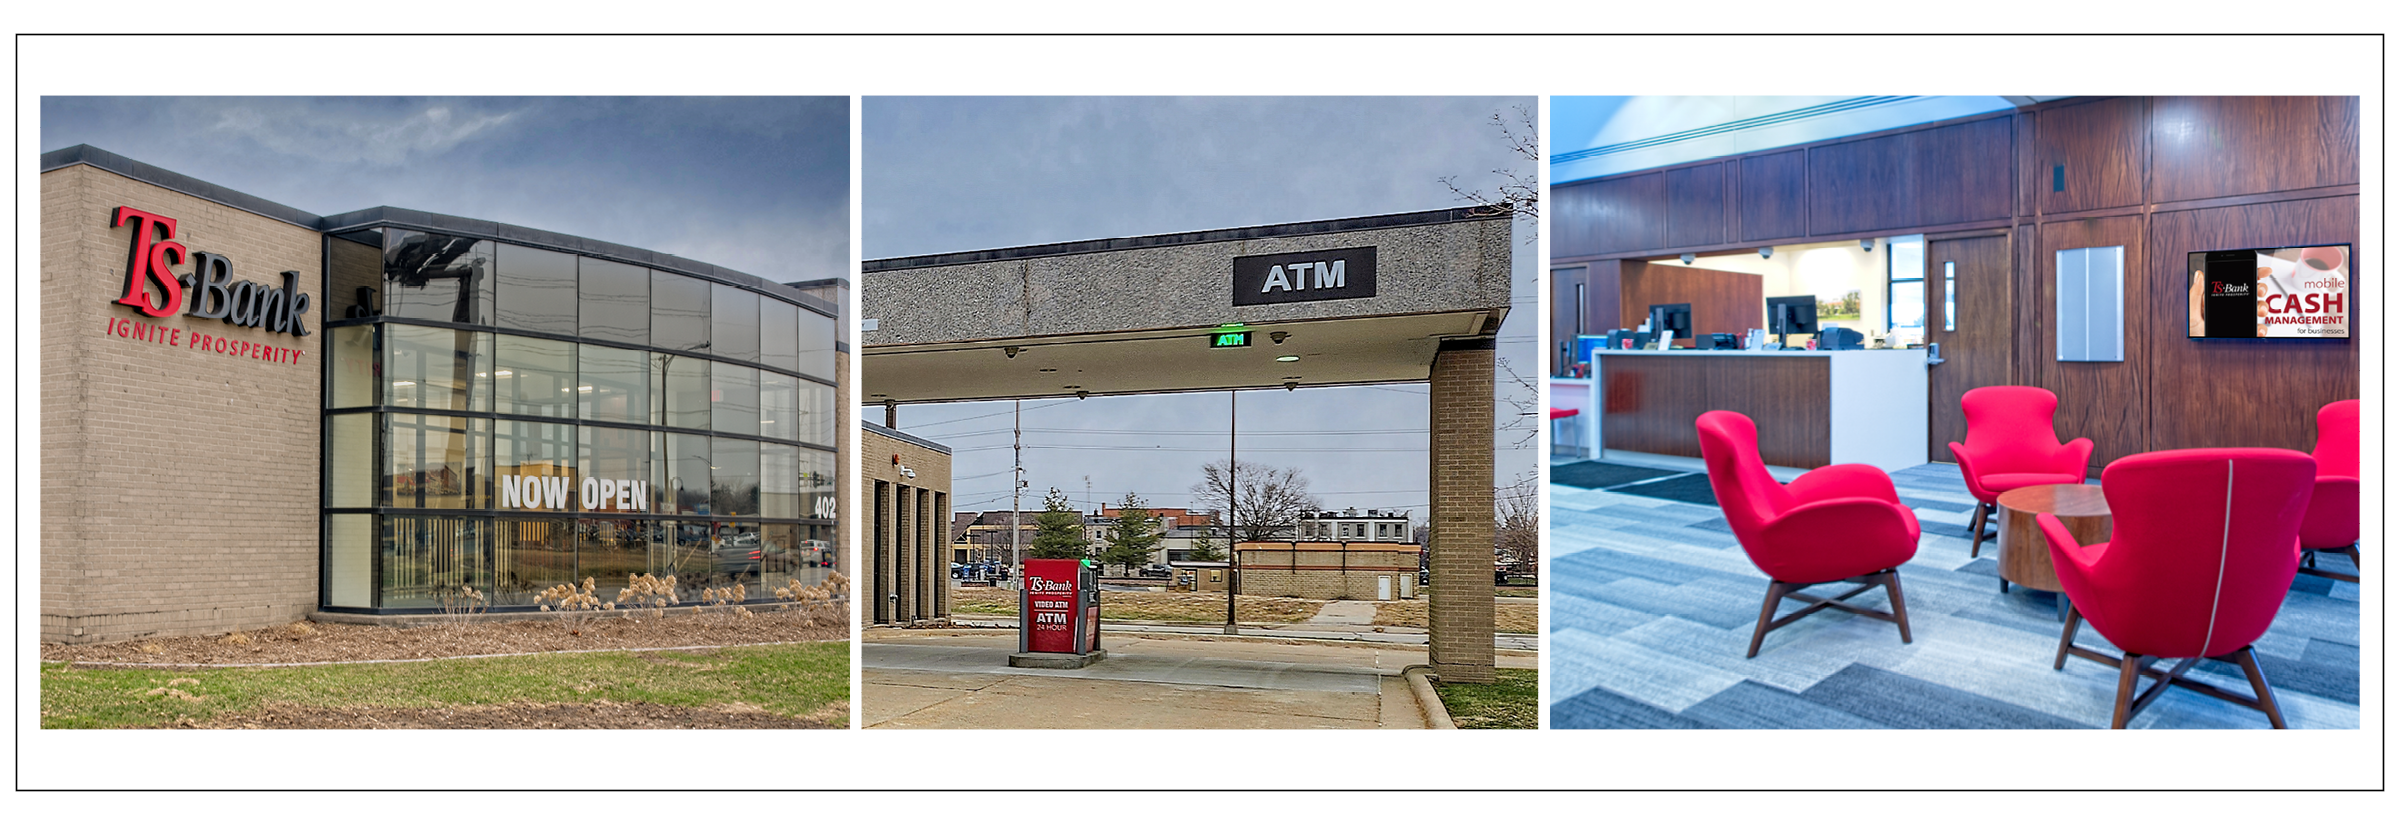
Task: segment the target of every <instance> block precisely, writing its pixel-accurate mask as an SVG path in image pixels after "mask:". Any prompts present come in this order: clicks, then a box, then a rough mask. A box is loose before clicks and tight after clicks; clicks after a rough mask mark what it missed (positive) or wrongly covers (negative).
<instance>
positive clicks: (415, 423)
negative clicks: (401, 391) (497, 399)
mask: <svg viewBox="0 0 2400 825" xmlns="http://www.w3.org/2000/svg"><path fill="white" fill-rule="evenodd" d="M387 418H388V419H389V422H390V424H389V426H390V429H389V431H388V433H387V434H386V435H385V437H384V445H385V446H386V448H388V449H389V450H391V459H390V460H389V461H388V462H387V465H386V466H389V467H390V468H391V471H390V472H389V473H388V474H386V475H385V476H384V479H383V485H382V490H381V491H380V496H381V498H382V500H383V503H384V505H385V506H389V507H417V508H430V509H447V510H462V509H469V508H479V507H482V506H483V503H482V497H481V496H479V495H476V493H477V492H478V488H479V487H481V486H482V483H483V481H484V479H486V478H489V477H490V476H491V472H492V471H491V468H490V467H489V466H487V465H488V463H489V461H490V458H489V456H488V454H489V453H490V451H491V447H490V446H488V444H489V441H490V432H491V422H489V421H487V420H484V419H480V418H459V417H456V416H447V415H407V414H395V415H391V416H387Z"/></svg>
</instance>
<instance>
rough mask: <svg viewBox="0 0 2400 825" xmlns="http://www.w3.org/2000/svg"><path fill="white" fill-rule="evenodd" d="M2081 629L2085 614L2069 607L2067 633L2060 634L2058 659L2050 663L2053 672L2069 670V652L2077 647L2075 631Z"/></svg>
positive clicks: (2072, 606)
mask: <svg viewBox="0 0 2400 825" xmlns="http://www.w3.org/2000/svg"><path fill="white" fill-rule="evenodd" d="M2060 598H2065V596H2064V595H2063V594H2062V595H2061V596H2060ZM2081 629H2083V614H2081V613H2077V612H2075V606H2074V605H2072V604H2070V605H2067V629H2066V632H2064V633H2060V634H2058V659H2057V660H2055V661H2052V662H2051V663H2050V669H2051V670H2065V669H2067V650H2068V649H2069V648H2072V647H2074V646H2075V631H2078V630H2081Z"/></svg>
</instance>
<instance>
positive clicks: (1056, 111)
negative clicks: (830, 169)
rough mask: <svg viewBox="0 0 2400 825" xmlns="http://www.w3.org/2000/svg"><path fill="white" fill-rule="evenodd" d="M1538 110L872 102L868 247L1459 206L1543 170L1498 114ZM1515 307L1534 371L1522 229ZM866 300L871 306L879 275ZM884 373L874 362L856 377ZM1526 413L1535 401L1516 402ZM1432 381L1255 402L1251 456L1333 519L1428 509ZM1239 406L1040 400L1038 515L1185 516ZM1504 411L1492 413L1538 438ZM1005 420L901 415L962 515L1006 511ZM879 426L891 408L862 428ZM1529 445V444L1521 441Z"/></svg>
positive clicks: (1034, 428) (1178, 399)
mask: <svg viewBox="0 0 2400 825" xmlns="http://www.w3.org/2000/svg"><path fill="white" fill-rule="evenodd" d="M1534 103H1535V101H1534V99H1533V98H1530V97H1526V98H1505V97H1500V98H1408V97H1373V98H1324V97H1314V98H1310V97H1300V98H1239V97H1208V98H877V97H870V98H867V99H866V101H865V115H864V120H865V122H864V123H863V124H862V127H863V128H862V132H863V143H862V154H863V156H864V162H865V166H864V170H863V173H862V174H863V180H862V181H861V184H862V186H863V199H862V201H861V208H862V209H863V210H864V212H863V218H864V220H863V223H864V236H863V239H862V243H864V244H865V246H866V250H865V253H864V257H866V258H869V259H875V258H891V257H900V256H906V255H919V254H927V253H935V252H956V251H962V250H974V249H990V248H996V247H1008V246H1023V245H1027V244H1041V243H1054V242H1061V241H1077V240H1090V239H1095V238H1113V237H1126V236H1135V235H1151V234H1159V233H1167V232H1185V231H1192V230H1201V229H1223V228H1229V227H1239V226H1255V225H1259V224H1270V223H1284V222H1291V221H1306V220H1322V219H1327V218H1346V217H1357V216H1362V215H1381V214H1389V213H1396V212H1414V211H1419V210H1426V209H1442V208H1448V207H1454V206H1463V205H1466V204H1465V203H1464V202H1462V201H1460V200H1459V199H1458V197H1457V196H1456V195H1454V194H1452V193H1451V191H1450V190H1449V189H1448V188H1446V187H1444V186H1443V185H1442V183H1441V178H1443V177H1446V176H1456V177H1457V178H1458V181H1459V184H1460V186H1461V188H1467V189H1481V190H1483V191H1486V192H1490V191H1494V190H1496V189H1497V188H1498V186H1499V184H1500V183H1502V180H1501V178H1500V176H1499V175H1498V174H1496V173H1495V172H1494V170H1497V169H1504V168H1507V169H1515V170H1517V171H1519V172H1520V173H1523V174H1526V175H1531V174H1532V173H1533V171H1534V170H1533V164H1532V162H1530V161H1524V160H1521V159H1519V158H1517V157H1516V156H1514V155H1513V154H1511V153H1510V152H1509V151H1508V145H1507V143H1506V141H1505V138H1504V137H1503V136H1502V134H1501V133H1500V131H1499V129H1498V128H1497V127H1495V126H1494V125H1493V123H1492V116H1493V115H1494V114H1501V115H1504V116H1507V117H1509V118H1510V119H1511V122H1514V117H1515V116H1514V112H1513V111H1512V107H1515V106H1524V107H1528V108H1531V107H1532V106H1534ZM1518 239H1519V241H1520V243H1519V244H1518V246H1517V253H1516V266H1515V273H1514V274H1515V281H1516V289H1515V297H1514V302H1515V306H1514V307H1513V308H1512V309H1511V310H1510V313H1509V316H1508V321H1507V323H1506V325H1504V326H1503V327H1502V328H1501V331H1500V346H1501V350H1500V354H1501V356H1502V357H1504V358H1506V359H1507V360H1508V361H1510V362H1511V364H1512V365H1513V366H1515V368H1516V371H1517V372H1518V373H1519V374H1522V375H1525V376H1527V378H1528V379H1532V378H1534V377H1535V376H1538V375H1540V374H1541V368H1542V363H1541V360H1540V356H1539V355H1538V354H1537V350H1538V348H1537V346H1536V345H1535V343H1534V334H1535V332H1536V331H1537V330H1538V326H1537V324H1538V323H1539V319H1537V318H1535V317H1534V316H1535V314H1536V311H1537V306H1536V304H1535V300H1536V298H1535V295H1536V292H1535V283H1534V279H1535V277H1536V273H1537V272H1538V271H1539V267H1538V266H1537V263H1538V262H1537V260H1536V258H1537V257H1538V253H1539V250H1538V248H1537V247H1536V246H1535V245H1534V244H1533V243H1532V234H1531V230H1530V228H1529V227H1527V226H1526V224H1525V222H1519V229H1518ZM863 288H866V289H872V288H873V280H872V277H871V276H870V277H869V278H868V279H867V280H865V281H864V283H863ZM862 369H872V367H862ZM1509 389H1510V388H1509V387H1507V386H1505V382H1504V386H1503V391H1502V397H1503V399H1507V398H1509V397H1511V396H1514V397H1516V398H1518V399H1520V403H1521V405H1522V407H1523V408H1524V409H1525V410H1527V411H1530V410H1531V409H1532V406H1533V404H1534V403H1535V402H1534V399H1533V396H1532V393H1530V392H1515V393H1511V392H1508V390H1509ZM1426 403H1427V396H1426V387H1425V385H1423V384H1409V385H1396V386H1390V387H1371V388H1369V387H1359V388H1328V389H1304V390H1299V391H1296V392H1286V391H1280V390H1264V391H1253V392H1244V393H1241V401H1240V405H1241V422H1242V427H1241V441H1240V453H1241V457H1242V460H1243V461H1245V462H1248V461H1259V462H1264V463H1268V464H1273V465H1280V466H1293V467H1298V468H1300V469H1301V470H1302V471H1303V472H1304V473H1305V474H1306V475H1307V477H1308V479H1309V481H1310V490H1311V491H1312V492H1314V493H1316V494H1318V496H1319V498H1321V499H1322V500H1323V502H1324V504H1325V505H1326V506H1327V507H1333V508H1341V507H1359V508H1368V507H1374V508H1385V509H1399V510H1409V511H1411V513H1410V515H1411V516H1412V517H1413V518H1414V519H1416V520H1417V521H1419V522H1422V521H1424V519H1425V514H1426V501H1427V495H1426V479H1425V476H1426V449H1425V448H1426V442H1427V438H1428V437H1427V435H1426V426H1427V418H1428V416H1427V410H1426ZM1227 406H1228V396H1227V394H1226V393H1186V394H1178V395H1161V396H1135V397H1114V398H1091V399H1087V400H1082V401H1074V400H1056V399H1052V400H1039V401H1028V402H1025V404H1024V407H1025V414H1024V418H1025V428H1026V433H1025V443H1026V444H1028V445H1032V446H1033V448H1032V449H1027V450H1026V451H1025V466H1026V470H1027V472H1026V480H1027V482H1028V484H1029V487H1030V489H1029V490H1028V493H1027V496H1026V499H1025V502H1024V504H1025V506H1026V508H1027V509H1038V508H1040V507H1041V494H1042V492H1043V491H1045V490H1046V489H1047V488H1050V487H1058V488H1060V489H1062V490H1064V491H1066V492H1067V493H1068V495H1069V497H1070V498H1071V499H1072V500H1074V501H1075V503H1076V504H1077V505H1079V506H1087V498H1086V494H1085V479H1086V478H1087V477H1088V478H1089V480H1090V488H1091V490H1092V492H1091V494H1090V499H1089V500H1097V501H1100V502H1113V501H1116V500H1119V499H1121V498H1123V496H1124V495H1125V493H1126V492H1128V491H1131V492H1135V493H1139V494H1140V495H1141V496H1142V497H1143V498H1144V499H1146V500H1148V501H1149V503H1150V504H1151V505H1153V506H1159V507H1181V506H1187V505H1189V504H1191V503H1192V502H1191V496H1190V493H1189V488H1190V487H1191V485H1192V484H1193V483H1194V482H1196V481H1198V480H1199V477H1200V476H1199V468H1200V466H1201V465H1202V464H1203V463H1205V462H1207V461H1210V460H1214V459H1219V458H1222V457H1224V455H1225V450H1226V447H1227V441H1228V423H1229V421H1228V410H1227ZM1518 410H1519V408H1518V406H1516V405H1512V404H1511V403H1508V402H1507V401H1506V400H1504V401H1503V402H1502V403H1501V404H1500V405H1499V407H1498V410H1497V416H1498V418H1500V419H1501V422H1502V424H1503V426H1508V425H1509V424H1510V423H1511V421H1512V420H1513V421H1514V422H1515V426H1517V427H1521V428H1525V431H1526V432H1530V428H1531V426H1532V421H1531V419H1530V418H1525V417H1520V416H1518V415H1517V412H1518ZM1009 413H1010V403H1009V402H981V403H965V404H925V405H913V406H904V407H902V408H901V409H900V413H899V423H900V428H901V429H903V430H906V431H908V432H911V433H913V434H916V435H919V436H922V437H926V438H930V439H933V440H935V441H939V442H942V443H946V444H948V445H950V447H951V448H952V449H953V450H954V451H955V452H954V453H953V456H954V459H955V460H954V462H953V465H952V479H953V495H952V501H953V502H954V503H955V506H956V507H957V509H960V510H1006V509H1008V506H1009V504H1008V497H1007V494H1008V482H1009V474H1008V470H1009V467H1010V451H1009V449H1008V446H1009V442H1010V433H1009V426H1010V414H1009ZM862 417H863V418H864V419H865V420H868V421H875V422H881V421H882V420H883V410H882V408H881V407H870V408H868V409H866V410H865V411H863V412H862ZM1499 441H1500V443H1501V445H1502V446H1503V447H1516V449H1503V450H1500V451H1499V454H1498V456H1497V457H1496V459H1495V464H1496V470H1497V472H1498V475H1499V477H1500V481H1502V482H1503V483H1505V482H1506V481H1507V480H1508V479H1509V477H1511V476H1512V475H1514V474H1517V473H1526V472H1531V471H1532V470H1533V469H1534V461H1535V459H1536V457H1537V455H1538V453H1537V450H1536V447H1537V446H1538V445H1535V444H1534V443H1532V442H1531V441H1530V440H1523V439H1521V438H1520V437H1519V436H1518V435H1517V434H1515V433H1514V432H1503V433H1501V434H1500V438H1499ZM1520 441H1522V443H1520Z"/></svg>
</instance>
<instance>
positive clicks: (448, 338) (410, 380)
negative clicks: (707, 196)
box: [383, 324, 491, 410]
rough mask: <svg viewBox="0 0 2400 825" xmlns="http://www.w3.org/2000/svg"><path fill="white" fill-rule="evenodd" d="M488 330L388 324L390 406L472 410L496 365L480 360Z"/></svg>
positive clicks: (386, 352)
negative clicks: (473, 399)
mask: <svg viewBox="0 0 2400 825" xmlns="http://www.w3.org/2000/svg"><path fill="white" fill-rule="evenodd" d="M489 335H490V334H489V333H481V332H461V331H458V330H451V329H441V328H438V327H420V326H411V325H408V324H386V325H384V333H383V348H384V356H383V377H384V379H385V380H387V381H389V382H390V385H389V386H388V387H387V388H386V389H385V391H384V393H385V394H384V397H385V399H386V400H385V401H384V403H385V404H389V405H391V406H394V407H424V408H427V409H436V410H464V409H469V406H468V399H469V398H471V397H472V396H473V395H474V392H473V391H474V390H475V389H476V388H477V387H476V385H477V384H483V383H488V382H489V381H490V378H489V375H490V373H491V365H490V363H489V362H486V361H478V360H477V358H476V355H477V351H478V350H488V349H490V347H489V346H488V345H484V344H483V343H482V342H483V340H484V339H487V338H489Z"/></svg>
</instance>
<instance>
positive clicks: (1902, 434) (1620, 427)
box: [1593, 349, 1928, 471]
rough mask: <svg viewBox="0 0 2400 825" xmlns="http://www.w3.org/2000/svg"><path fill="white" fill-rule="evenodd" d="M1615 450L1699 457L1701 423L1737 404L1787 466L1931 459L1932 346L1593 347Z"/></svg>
mask: <svg viewBox="0 0 2400 825" xmlns="http://www.w3.org/2000/svg"><path fill="white" fill-rule="evenodd" d="M1593 360H1594V361H1595V362H1596V363H1595V364H1594V371H1595V372H1596V373H1597V374H1598V375H1597V381H1598V384H1599V386H1596V387H1594V388H1593V391H1594V393H1595V394H1600V393H1605V400H1604V401H1602V402H1601V406H1602V407H1603V409H1604V410H1605V412H1604V414H1603V415H1602V416H1601V417H1600V420H1598V421H1596V422H1593V423H1594V424H1597V425H1598V429H1599V431H1600V432H1599V433H1598V434H1597V435H1598V436H1599V438H1600V443H1602V444H1605V445H1606V448H1607V449H1608V451H1610V452H1617V451H1625V452H1632V453H1646V454H1651V455H1664V456H1681V457H1686V458H1699V457H1700V436H1699V432H1698V430H1697V429H1696V428H1695V424H1694V422H1695V421H1696V420H1697V419H1699V417H1700V414H1701V413H1705V412H1708V411H1710V410H1731V411H1733V412H1738V413H1741V414H1743V415H1747V416H1749V417H1750V419H1751V420H1752V421H1756V422H1758V447H1759V453H1760V456H1761V457H1762V458H1764V459H1765V460H1766V463H1768V464H1770V465H1774V466H1779V467H1797V468H1802V469H1813V468H1816V467H1823V466H1826V465H1828V464H1871V465H1874V466H1875V467H1878V468H1881V469H1883V470H1886V471H1890V470H1898V469H1901V468H1903V467H1913V466H1916V465H1919V464H1923V463H1925V462H1926V458H1927V448H1926V437H1927V432H1928V423H1927V411H1928V408H1927V406H1926V404H1927V386H1926V373H1925V370H1926V367H1925V351H1924V350H1908V349H1901V350H1843V351H1838V352H1822V351H1813V350H1784V351H1775V352H1767V351H1756V350H1668V351H1664V352H1660V351H1655V350H1602V351H1600V352H1596V353H1593Z"/></svg>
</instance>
